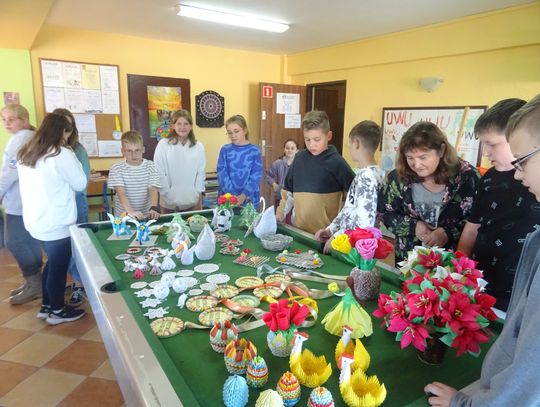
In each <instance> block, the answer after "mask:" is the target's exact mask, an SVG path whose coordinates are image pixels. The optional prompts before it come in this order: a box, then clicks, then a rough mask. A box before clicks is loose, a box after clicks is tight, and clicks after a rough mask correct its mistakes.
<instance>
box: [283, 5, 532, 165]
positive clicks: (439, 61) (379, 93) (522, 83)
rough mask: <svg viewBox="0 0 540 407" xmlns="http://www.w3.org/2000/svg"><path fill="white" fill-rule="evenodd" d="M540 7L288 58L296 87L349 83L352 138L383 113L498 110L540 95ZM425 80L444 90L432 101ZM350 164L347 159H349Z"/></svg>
mask: <svg viewBox="0 0 540 407" xmlns="http://www.w3.org/2000/svg"><path fill="white" fill-rule="evenodd" d="M538 21H540V3H534V4H533V5H530V6H524V7H517V8H512V9H509V10H506V11H501V12H496V13H490V14H484V15H481V16H476V17H470V18H465V19H461V20H457V21H453V22H448V23H444V24H438V25H435V26H430V27H425V28H421V29H415V30H410V31H406V32H403V33H396V34H392V35H387V36H384V37H377V38H373V39H370V40H365V41H358V42H355V43H350V44H345V45H341V46H336V47H329V48H323V49H319V50H315V51H311V52H304V53H299V54H292V55H289V56H288V58H287V64H288V69H287V75H288V76H287V78H289V79H290V81H291V83H293V84H309V83H318V82H330V81H336V80H346V81H347V100H346V110H345V132H348V131H349V130H350V129H351V128H352V126H353V125H354V124H355V123H357V122H358V121H360V120H364V119H371V120H374V121H376V122H377V123H380V122H381V117H382V108H383V107H392V106H394V107H396V106H411V107H412V106H450V105H492V104H494V103H495V102H497V101H498V100H500V99H504V98H508V97H521V98H523V99H530V98H531V97H532V96H534V95H536V94H537V93H539V92H540V24H538ZM426 76H440V77H442V78H444V83H443V84H442V85H441V86H440V87H439V88H438V89H437V90H435V91H434V92H433V93H427V92H425V91H424V90H422V89H421V88H420V87H419V86H418V80H419V79H420V78H422V77H426ZM345 156H346V157H348V152H345Z"/></svg>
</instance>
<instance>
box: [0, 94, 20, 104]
mask: <svg viewBox="0 0 540 407" xmlns="http://www.w3.org/2000/svg"><path fill="white" fill-rule="evenodd" d="M19 103H20V98H19V92H4V105H9V104H15V105H18V104H19Z"/></svg>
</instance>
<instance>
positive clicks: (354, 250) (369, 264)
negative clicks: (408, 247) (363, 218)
mask: <svg viewBox="0 0 540 407" xmlns="http://www.w3.org/2000/svg"><path fill="white" fill-rule="evenodd" d="M331 244H332V248H333V249H334V250H336V251H338V252H340V253H343V254H344V256H343V257H344V258H345V260H347V261H348V262H349V263H351V264H353V265H354V266H355V268H354V269H353V270H352V271H351V277H352V280H353V282H354V294H355V296H356V298H357V299H359V300H362V301H364V300H366V301H369V300H374V299H375V298H377V294H378V293H379V289H380V285H381V278H380V275H379V272H378V271H377V270H376V269H375V264H376V263H377V259H379V260H382V259H384V258H386V257H387V256H388V255H389V254H390V253H392V251H393V250H394V246H393V245H392V244H391V243H389V242H388V241H386V240H384V239H383V238H382V232H381V231H380V230H379V229H377V228H375V227H367V228H356V229H352V230H346V231H345V233H343V234H341V235H338V236H336V237H335V238H334V240H332V243H331Z"/></svg>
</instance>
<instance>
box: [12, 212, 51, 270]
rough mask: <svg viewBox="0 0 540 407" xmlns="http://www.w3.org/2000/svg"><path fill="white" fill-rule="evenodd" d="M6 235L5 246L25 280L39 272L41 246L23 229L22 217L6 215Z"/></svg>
mask: <svg viewBox="0 0 540 407" xmlns="http://www.w3.org/2000/svg"><path fill="white" fill-rule="evenodd" d="M6 234H7V241H6V246H7V248H8V249H9V251H10V252H11V254H13V257H15V260H16V261H17V264H18V265H19V268H20V269H21V271H22V274H23V276H24V277H25V278H26V277H30V276H31V275H34V274H36V273H39V272H41V267H42V266H43V260H42V252H41V245H40V243H39V241H38V240H36V239H34V238H33V237H32V236H30V233H28V231H27V230H26V229H25V227H24V222H23V217H22V216H18V215H9V214H6Z"/></svg>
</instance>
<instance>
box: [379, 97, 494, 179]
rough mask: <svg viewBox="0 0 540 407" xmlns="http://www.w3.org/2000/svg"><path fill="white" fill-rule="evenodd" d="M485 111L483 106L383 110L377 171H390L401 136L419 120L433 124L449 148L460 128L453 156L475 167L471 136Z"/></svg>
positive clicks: (477, 147)
mask: <svg viewBox="0 0 540 407" xmlns="http://www.w3.org/2000/svg"><path fill="white" fill-rule="evenodd" d="M485 110H486V106H469V107H468V108H466V107H465V106H458V107H389V108H383V117H382V132H383V136H382V152H381V168H382V169H383V171H385V172H389V171H391V170H393V169H394V167H395V160H396V154H397V151H398V147H399V141H400V140H401V136H403V133H405V131H407V129H409V127H411V126H412V125H413V124H414V123H417V122H419V121H428V122H431V123H435V124H436V125H437V126H438V127H439V128H440V129H441V130H442V131H443V132H444V133H445V134H446V137H447V138H448V141H449V142H450V144H452V145H453V146H455V145H456V142H457V139H458V134H459V132H460V129H461V128H462V127H463V130H462V132H463V133H462V137H461V142H460V144H459V146H458V149H457V153H458V155H459V157H460V158H462V159H464V160H466V161H469V162H470V163H471V164H473V165H475V166H476V165H479V164H480V140H479V139H478V137H477V136H476V135H475V134H474V124H475V123H476V120H477V119H478V117H479V116H480V115H481V114H482V113H484V111H485ZM464 113H465V115H464Z"/></svg>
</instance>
